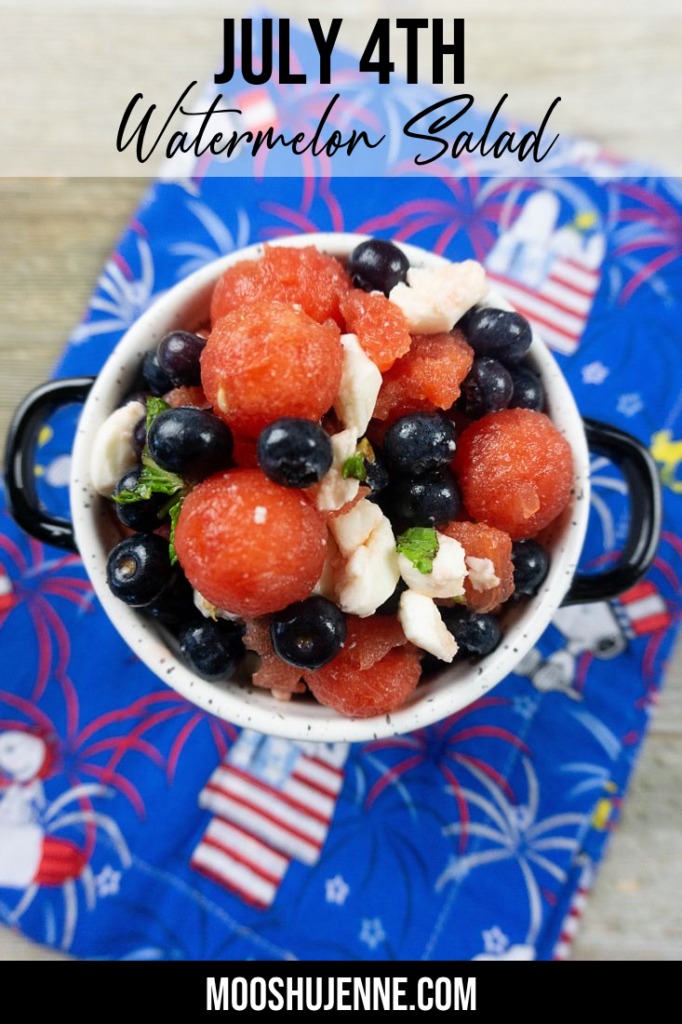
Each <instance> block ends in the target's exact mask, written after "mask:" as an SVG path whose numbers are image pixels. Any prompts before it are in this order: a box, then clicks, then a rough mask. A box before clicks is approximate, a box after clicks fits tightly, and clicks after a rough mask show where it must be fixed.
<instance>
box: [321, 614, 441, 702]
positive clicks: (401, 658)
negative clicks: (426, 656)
mask: <svg viewBox="0 0 682 1024" xmlns="http://www.w3.org/2000/svg"><path fill="white" fill-rule="evenodd" d="M346 626H347V635H346V643H345V645H344V647H343V650H342V651H341V652H340V653H339V654H338V655H337V656H336V658H333V659H332V660H331V661H330V662H329V664H327V665H325V666H324V667H323V668H321V669H318V670H317V671H315V672H310V671H308V672H304V676H303V677H304V679H305V681H306V683H307V684H308V687H309V688H310V690H311V692H312V694H313V696H314V697H315V699H316V700H318V701H319V702H320V704H325V705H326V706H327V707H330V708H333V709H334V710H335V711H338V712H339V714H341V715H348V716H349V717H350V718H370V717H371V716H373V715H383V714H388V713H389V712H391V711H395V709H396V708H399V707H400V706H401V704H404V703H405V701H406V700H407V698H408V697H409V696H410V694H411V693H412V691H413V690H414V689H415V687H416V685H417V683H418V682H419V677H420V674H421V667H420V664H419V656H418V654H417V651H416V649H415V648H414V647H412V645H411V644H407V640H406V638H405V634H404V633H403V631H402V628H401V626H400V623H399V622H398V621H397V619H395V618H389V617H380V618H375V617H374V616H372V617H371V618H368V619H359V618H357V617H356V616H353V615H350V616H348V619H347V621H346Z"/></svg>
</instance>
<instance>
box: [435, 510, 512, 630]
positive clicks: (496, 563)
mask: <svg viewBox="0 0 682 1024" xmlns="http://www.w3.org/2000/svg"><path fill="white" fill-rule="evenodd" d="M442 532H443V533H444V534H446V536H448V537H452V538H453V540H457V541H459V543H460V544H461V545H462V547H463V548H464V551H465V554H466V555H467V557H471V558H488V559H490V561H491V562H492V564H493V571H494V573H495V575H496V576H497V578H498V579H499V581H500V582H499V583H498V584H497V586H495V587H491V588H490V589H488V590H476V588H475V587H474V585H473V584H472V582H471V579H470V578H469V577H467V578H466V579H465V580H464V593H465V600H466V606H467V608H469V609H471V610H472V611H476V612H490V611H493V610H494V609H495V608H497V607H498V606H499V605H501V604H504V602H505V601H508V600H509V598H510V597H511V596H512V594H513V593H514V579H515V576H514V564H513V561H512V542H511V538H510V536H509V534H508V533H504V532H503V531H502V530H496V529H495V528H494V527H493V526H487V525H486V523H467V522H454V523H448V524H447V526H444V527H443V528H442Z"/></svg>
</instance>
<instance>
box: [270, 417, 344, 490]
mask: <svg viewBox="0 0 682 1024" xmlns="http://www.w3.org/2000/svg"><path fill="white" fill-rule="evenodd" d="M257 453H258V465H259V466H260V468H261V469H262V470H263V472H264V473H265V475H266V476H268V477H270V479H271V480H274V482H275V483H276V484H281V485H282V487H312V486H313V484H316V483H318V482H319V481H320V480H321V479H322V477H323V476H324V475H325V473H327V472H328V471H329V469H330V467H331V464H332V461H333V458H334V453H333V450H332V443H331V441H330V439H329V434H327V433H326V431H325V430H323V429H322V427H321V426H319V424H317V423H312V422H311V421H310V420H302V419H297V418H296V417H295V416H284V417H282V419H279V420H275V422H274V423H270V424H269V425H268V426H267V427H265V429H264V430H261V432H260V436H259V438H258V449H257Z"/></svg>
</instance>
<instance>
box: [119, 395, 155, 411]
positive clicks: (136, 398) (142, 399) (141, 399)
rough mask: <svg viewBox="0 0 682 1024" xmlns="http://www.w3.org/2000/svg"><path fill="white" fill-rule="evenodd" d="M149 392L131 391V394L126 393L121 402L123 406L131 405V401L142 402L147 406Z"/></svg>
mask: <svg viewBox="0 0 682 1024" xmlns="http://www.w3.org/2000/svg"><path fill="white" fill-rule="evenodd" d="M148 397H149V392H147V391H131V392H130V394H128V395H126V396H125V398H124V399H123V401H122V402H121V403H120V405H121V406H124V405H130V403H131V402H140V403H141V404H142V405H144V406H145V407H146V405H147V399H148Z"/></svg>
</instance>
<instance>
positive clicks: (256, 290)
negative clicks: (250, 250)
mask: <svg viewBox="0 0 682 1024" xmlns="http://www.w3.org/2000/svg"><path fill="white" fill-rule="evenodd" d="M349 289H350V278H349V277H348V274H347V273H346V271H345V270H344V269H343V267H342V266H341V264H340V263H339V261H338V260H337V259H335V258H334V257H333V256H327V255H325V253H322V252H319V250H317V249H315V248H314V247H313V246H306V247H304V248H292V247H287V246H266V249H265V252H264V254H263V256H262V257H261V259H258V260H242V261H240V262H239V263H235V264H234V266H232V267H228V269H227V270H226V271H225V273H224V274H223V276H222V277H221V278H220V280H219V281H218V283H217V284H216V286H215V289H214V291H213V297H212V300H211V321H212V323H213V324H215V323H216V322H217V321H218V320H219V319H220V318H221V317H223V316H226V315H227V314H228V313H232V312H234V311H235V310H238V309H243V308H244V307H245V306H247V305H263V304H264V303H265V304H267V303H269V302H273V301H274V302H284V303H287V304H288V305H297V306H299V307H300V308H301V309H302V310H303V311H304V312H305V313H307V314H308V316H309V317H311V318H312V319H313V320H316V321H317V323H320V324H323V323H324V322H325V321H326V320H330V319H331V320H335V321H336V322H337V324H339V326H341V325H342V323H343V319H342V317H341V313H340V308H339V303H340V300H341V297H342V296H343V295H344V294H345V293H346V292H347V291H348V290H349Z"/></svg>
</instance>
